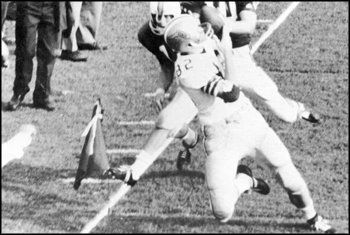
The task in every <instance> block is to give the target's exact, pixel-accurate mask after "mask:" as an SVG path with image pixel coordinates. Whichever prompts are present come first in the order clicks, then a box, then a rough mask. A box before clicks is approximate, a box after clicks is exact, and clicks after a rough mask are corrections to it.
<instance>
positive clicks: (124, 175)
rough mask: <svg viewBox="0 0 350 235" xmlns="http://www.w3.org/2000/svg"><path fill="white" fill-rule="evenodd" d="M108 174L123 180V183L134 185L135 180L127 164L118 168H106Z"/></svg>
mask: <svg viewBox="0 0 350 235" xmlns="http://www.w3.org/2000/svg"><path fill="white" fill-rule="evenodd" d="M108 175H109V176H111V177H112V179H118V180H121V181H123V182H124V183H126V184H128V185H130V186H134V185H135V184H136V182H137V180H134V179H133V178H132V170H131V169H130V167H129V166H121V167H118V168H114V169H113V168H110V169H108Z"/></svg>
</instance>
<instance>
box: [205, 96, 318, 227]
mask: <svg viewBox="0 0 350 235" xmlns="http://www.w3.org/2000/svg"><path fill="white" fill-rule="evenodd" d="M241 96H243V94H241ZM244 98H245V97H244ZM247 101H248V102H247V103H246V104H245V105H244V106H243V107H242V108H241V109H240V110H238V111H237V112H235V114H233V115H232V116H231V117H230V118H228V119H226V120H223V121H222V122H218V123H215V124H213V125H210V126H204V127H203V132H204V136H205V150H206V152H207V159H206V163H205V171H206V182H207V187H208V190H209V195H210V200H211V206H212V211H213V214H214V216H215V218H217V219H218V220H220V221H221V222H226V221H227V220H229V219H230V218H231V216H232V214H233V212H234V207H235V203H236V201H237V199H238V198H239V196H240V194H241V193H242V192H240V191H239V190H238V184H237V182H236V181H237V180H236V171H237V165H238V162H239V161H240V160H241V159H242V158H244V157H248V156H250V157H255V156H256V155H257V153H260V154H261V155H262V156H263V157H265V158H266V159H267V161H268V162H269V163H270V164H271V165H272V166H273V167H274V169H275V170H276V173H277V176H278V177H279V179H280V183H281V184H282V186H283V187H284V188H285V189H286V191H287V193H288V195H289V197H290V199H291V202H292V203H293V204H294V205H295V206H296V207H297V208H299V209H303V208H310V207H311V208H313V202H312V199H311V197H310V194H309V191H308V188H307V186H306V183H305V181H304V179H303V178H302V177H301V175H300V174H299V172H298V171H297V169H296V168H295V166H294V164H293V163H292V160H291V157H290V155H289V152H288V150H287V148H286V147H285V145H284V144H283V143H282V141H281V140H280V138H279V137H278V136H277V135H276V133H275V132H274V131H273V130H272V129H271V128H270V127H269V125H268V124H267V123H266V121H265V119H264V118H263V117H262V115H261V114H260V113H259V112H258V111H257V110H256V109H255V108H254V107H253V106H252V104H251V103H250V101H249V100H247Z"/></svg>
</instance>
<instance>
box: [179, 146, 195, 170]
mask: <svg viewBox="0 0 350 235" xmlns="http://www.w3.org/2000/svg"><path fill="white" fill-rule="evenodd" d="M191 155H192V154H191V152H190V149H188V148H185V147H184V148H183V149H181V150H180V152H179V154H178V156H177V161H176V167H177V169H178V170H179V171H182V170H183V169H184V168H185V167H187V166H189V165H190V163H191Z"/></svg>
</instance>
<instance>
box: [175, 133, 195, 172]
mask: <svg viewBox="0 0 350 235" xmlns="http://www.w3.org/2000/svg"><path fill="white" fill-rule="evenodd" d="M195 134H196V137H195V142H194V144H191V145H189V144H186V142H185V141H182V146H183V149H181V150H180V151H179V154H178V155H177V161H176V167H177V169H178V170H180V171H181V170H183V169H184V168H185V167H188V166H189V165H190V163H191V156H192V154H191V151H190V149H192V148H194V147H195V146H196V145H197V143H198V142H199V135H198V133H197V132H195Z"/></svg>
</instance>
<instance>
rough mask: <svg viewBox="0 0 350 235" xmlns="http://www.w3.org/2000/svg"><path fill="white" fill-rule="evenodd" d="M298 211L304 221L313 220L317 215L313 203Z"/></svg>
mask: <svg viewBox="0 0 350 235" xmlns="http://www.w3.org/2000/svg"><path fill="white" fill-rule="evenodd" d="M300 210H301V211H302V212H303V213H304V218H305V219H306V220H310V219H312V218H314V217H315V216H316V214H317V213H316V210H315V208H314V204H313V203H312V204H311V205H309V206H307V207H304V208H302V209H300Z"/></svg>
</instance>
